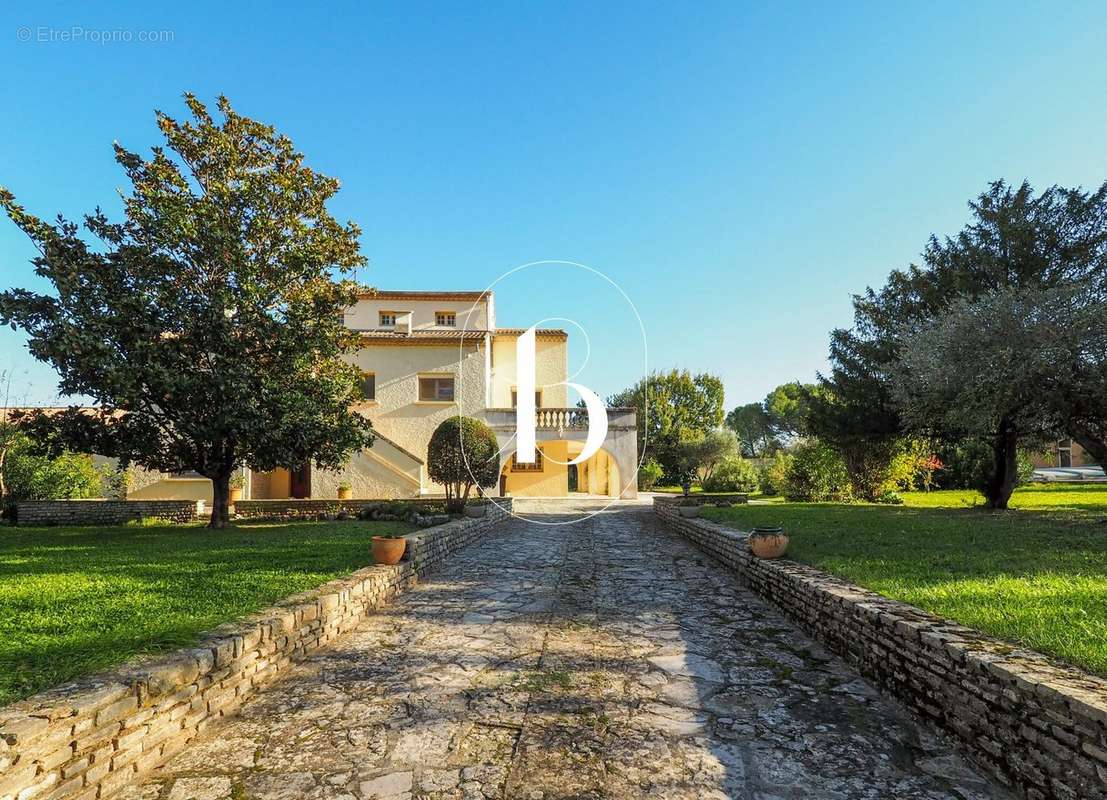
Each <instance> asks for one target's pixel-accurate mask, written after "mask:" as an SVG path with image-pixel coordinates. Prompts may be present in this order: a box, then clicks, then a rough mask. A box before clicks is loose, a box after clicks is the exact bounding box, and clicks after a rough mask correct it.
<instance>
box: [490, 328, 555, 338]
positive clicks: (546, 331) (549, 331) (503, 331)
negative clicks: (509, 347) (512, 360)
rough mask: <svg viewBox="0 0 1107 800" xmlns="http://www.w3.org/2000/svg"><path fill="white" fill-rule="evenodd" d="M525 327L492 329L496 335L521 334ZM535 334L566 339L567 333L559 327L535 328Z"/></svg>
mask: <svg viewBox="0 0 1107 800" xmlns="http://www.w3.org/2000/svg"><path fill="white" fill-rule="evenodd" d="M526 330H527V329H526V328H496V330H494V331H492V333H494V334H495V335H496V336H522V335H523V334H524V333H526ZM534 334H535V336H541V337H544V338H550V339H568V338H569V334H567V333H566V332H565V331H563V330H561V328H535V329H534Z"/></svg>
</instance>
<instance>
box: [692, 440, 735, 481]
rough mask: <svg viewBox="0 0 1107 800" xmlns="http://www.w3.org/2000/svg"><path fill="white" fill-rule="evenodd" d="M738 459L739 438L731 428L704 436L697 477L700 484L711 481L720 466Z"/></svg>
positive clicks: (701, 443) (700, 448) (700, 447)
mask: <svg viewBox="0 0 1107 800" xmlns="http://www.w3.org/2000/svg"><path fill="white" fill-rule="evenodd" d="M737 457H738V437H737V436H735V435H734V431H732V430H730V429H729V428H716V429H715V430H713V431H708V432H707V434H706V435H704V437H703V440H702V441H701V442H700V446H699V456H698V460H699V463H698V464H697V467H696V475H697V477H698V478H699V479H700V483H701V484H704V483H707V482H708V481H710V480H711V476H712V475H713V474H714V472H715V470H716V469H718V468H719V466H720V465H722V464H723V463H725V462H726V461H728V460H730V459H734V458H737Z"/></svg>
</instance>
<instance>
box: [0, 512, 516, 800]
mask: <svg viewBox="0 0 1107 800" xmlns="http://www.w3.org/2000/svg"><path fill="white" fill-rule="evenodd" d="M504 505H505V508H504V509H503V510H501V509H499V508H496V507H492V508H490V509H489V510H488V512H487V514H486V515H485V516H484V517H482V518H477V519H462V520H457V521H455V522H450V523H448V524H446V525H440V526H438V527H435V528H426V529H424V530H422V531H419V532H417V533H413V534H409V535H408V536H407V537H406V538H407V540H408V556H406V558H407V559H408V560H406V561H403V562H401V563H400V564H398V565H396V566H384V565H374V566H372V567H367V568H365V569H362V570H359V571H358V572H355V573H354V574H353V575H350V576H349V577H347V578H344V579H341V580H336V581H332V582H331V583H328V584H324V585H323V586H320V587H319V588H318V589H315V590H314V591H312V592H307V593H304V594H300V595H295V596H293V597H289V598H286V599H285V600H284V601H282V602H281V603H280V604H279V605H277V606H274V607H273V608H269V609H266V610H265V611H262V612H260V613H258V614H255V615H253V616H252V617H250V618H248V619H246V620H244V621H242V622H238V623H231V624H227V625H223V626H221V627H219V628H217V629H215V630H214V631H211V632H210V633H209V634H208V635H207V636H206V637H205V638H204V639H203V641H201V642H200V643H199V644H198V645H197V646H196V647H192V648H186V649H184V650H179V651H176V652H174V653H171V654H168V655H165V656H161V657H158V658H155V659H152V660H149V661H148V662H146V663H143V664H140V665H137V666H134V665H132V666H127V667H121V668H120V669H118V670H115V671H113V672H110V673H106V674H102V675H98V676H95V677H93V678H89V679H86V680H82V681H79V682H77V683H73V684H69V685H65V686H60V687H57V688H56V689H53V690H51V691H49V692H45V693H43V694H39V695H36V696H34V697H31V698H29V699H27V700H24V701H21V702H19V703H16V704H14V705H11V706H8V707H6V708H3V709H0V800H17V799H18V800H27V799H29V798H42V800H47V798H48V799H49V800H93V798H99V800H105V798H110V797H111V796H112V795H113V794H115V793H116V792H117V791H119V790H120V789H122V788H123V787H124V786H127V785H128V784H130V783H133V782H134V781H135V780H136V779H137V778H138V777H139V776H140V775H142V774H143V773H146V772H148V771H149V770H151V769H153V768H154V767H156V766H158V765H160V764H162V763H164V762H165V761H167V760H168V759H169V758H171V757H172V756H174V755H175V754H177V753H178V752H180V750H181V749H183V748H184V747H185V745H187V744H188V742H189V741H190V740H191V739H192V738H193V737H195V736H196V735H197V734H198V733H200V732H201V731H203V730H204V729H205V728H207V727H208V726H209V725H210V724H211V723H212V722H214V721H216V720H218V719H219V718H220V717H225V716H227V715H230V714H233V713H235V712H236V711H237V710H238V708H239V707H240V706H241V705H242V703H243V702H244V701H245V700H246V699H247V698H249V697H250V696H251V695H253V694H254V693H255V692H257V691H258V690H259V689H261V688H262V687H264V686H265V685H266V684H268V683H270V682H272V681H273V680H274V679H275V678H277V677H279V676H280V674H281V673H282V672H283V671H284V670H285V669H286V668H287V667H288V666H289V664H291V663H293V662H294V661H295V660H296V659H298V658H300V657H302V656H304V655H305V654H307V653H310V652H312V651H314V650H316V649H318V648H320V647H322V646H324V645H326V644H327V643H329V642H331V641H332V640H333V639H334V638H335V637H337V636H340V635H341V634H343V633H346V632H348V631H349V630H351V629H352V628H354V627H355V626H356V625H357V624H358V623H359V622H360V621H361V620H362V618H363V617H365V616H366V615H367V614H369V613H370V612H372V611H373V610H374V609H376V608H378V607H379V606H381V605H382V604H384V603H386V602H388V601H389V600H390V599H392V598H393V597H395V596H396V595H397V594H398V593H400V592H402V591H403V590H404V589H406V588H407V587H409V586H411V585H412V584H413V583H415V582H416V581H417V580H418V578H419V576H420V575H422V574H424V573H426V572H428V571H429V570H431V569H433V568H434V567H436V566H437V565H439V564H440V563H441V562H442V561H443V560H445V559H446V557H447V556H449V554H450V553H452V552H454V551H455V550H458V549H460V548H462V547H464V546H466V545H467V544H470V543H471V542H472V541H473V540H474V539H476V538H477V537H479V536H480V535H481V534H482V533H484V532H485V531H487V530H488V529H489V528H491V527H492V526H494V525H496V524H497V523H499V522H501V521H502V520H503V519H504V518H505V517H507V516H508V510H509V509H510V501H506V504H504ZM366 546H368V542H366Z"/></svg>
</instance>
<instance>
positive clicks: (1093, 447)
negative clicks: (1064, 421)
mask: <svg viewBox="0 0 1107 800" xmlns="http://www.w3.org/2000/svg"><path fill="white" fill-rule="evenodd" d="M1069 435H1070V436H1071V437H1072V438H1073V440H1074V441H1075V442H1076V443H1077V444H1078V445H1080V446H1081V447H1083V448H1084V452H1086V453H1087V454H1088V455H1090V456H1091V457H1092V458H1093V459H1094V460H1095V462H1096V463H1097V464H1099V465H1100V466H1101V467H1103V468H1104V469H1107V442H1105V441H1104V440H1103V439H1101V438H1099V437H1098V436H1096V435H1095V434H1093V433H1092V432H1091V431H1088V430H1086V429H1084V428H1082V427H1080V426H1079V425H1077V426H1073V431H1072V432H1071V433H1070V434H1069Z"/></svg>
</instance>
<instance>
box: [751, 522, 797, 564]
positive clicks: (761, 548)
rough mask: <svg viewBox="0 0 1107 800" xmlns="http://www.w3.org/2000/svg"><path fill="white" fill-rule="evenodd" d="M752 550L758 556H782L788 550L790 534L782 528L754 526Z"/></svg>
mask: <svg viewBox="0 0 1107 800" xmlns="http://www.w3.org/2000/svg"><path fill="white" fill-rule="evenodd" d="M750 550H751V551H753V554H754V555H755V556H757V557H758V558H780V557H781V556H782V555H784V554H785V553H786V552H788V534H786V533H785V532H784V530H783V529H782V528H754V529H753V530H752V531H751V532H750Z"/></svg>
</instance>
